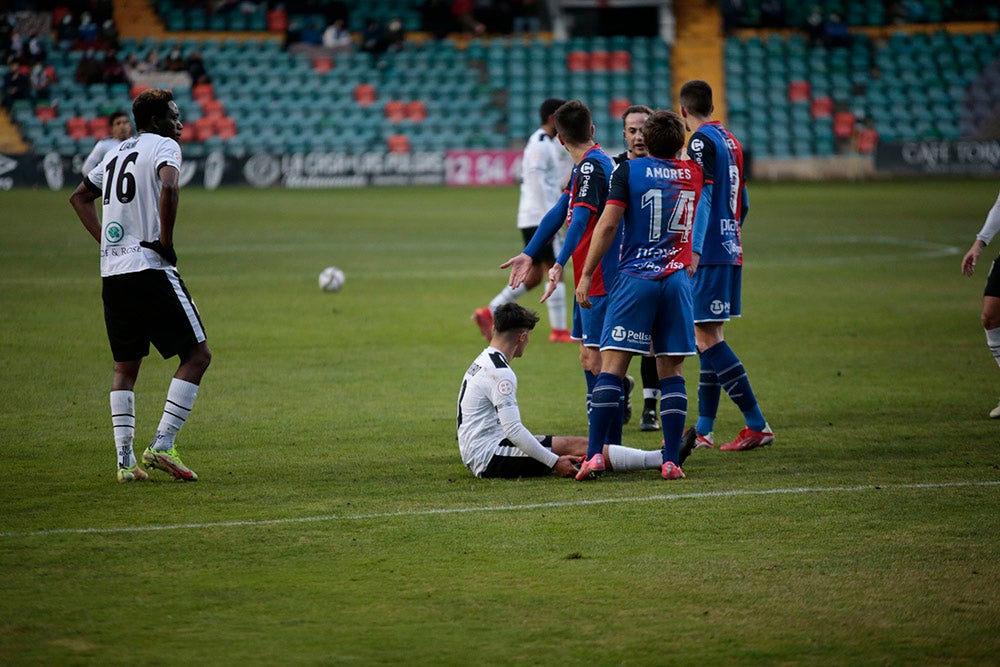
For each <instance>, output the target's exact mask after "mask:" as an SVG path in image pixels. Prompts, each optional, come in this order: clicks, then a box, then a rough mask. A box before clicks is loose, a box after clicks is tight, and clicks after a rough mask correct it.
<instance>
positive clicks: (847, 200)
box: [0, 179, 1000, 665]
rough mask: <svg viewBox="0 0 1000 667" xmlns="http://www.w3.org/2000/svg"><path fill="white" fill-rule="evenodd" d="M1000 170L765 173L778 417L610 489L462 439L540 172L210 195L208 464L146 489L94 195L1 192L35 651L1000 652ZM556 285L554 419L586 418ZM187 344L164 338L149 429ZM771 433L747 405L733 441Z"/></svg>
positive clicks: (200, 257) (371, 656)
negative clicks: (967, 270) (998, 262)
mask: <svg viewBox="0 0 1000 667" xmlns="http://www.w3.org/2000/svg"><path fill="white" fill-rule="evenodd" d="M996 189H997V184H996V182H995V181H994V182H991V181H976V180H971V181H970V180H951V179H949V180H914V181H903V182H871V183H831V184H797V183H794V184H766V183H759V184H752V185H751V202H752V207H751V212H750V217H749V220H748V222H747V226H746V228H745V231H744V243H745V248H746V254H747V266H746V269H745V275H744V313H745V316H744V318H743V319H741V320H738V321H734V322H732V323H731V324H730V325H728V326H727V331H726V332H727V339H728V340H729V341H730V343H731V344H732V346H733V348H734V349H735V350H736V351H737V353H738V354H739V355H740V356H741V358H742V359H743V361H744V363H745V365H746V367H747V370H748V372H749V374H750V378H751V381H752V383H753V385H754V388H755V390H756V393H757V395H758V398H759V399H760V401H761V404H762V407H763V409H764V412H765V415H766V416H767V418H768V420H769V422H770V423H771V425H772V426H773V427H774V429H775V432H776V433H777V441H776V443H775V445H774V446H773V447H770V448H768V449H766V450H762V451H761V450H758V451H751V452H746V453H726V452H719V451H707V452H705V451H699V452H696V453H695V454H694V455H693V456H692V458H691V459H690V460H689V461H688V464H687V465H686V471H687V473H688V479H687V480H684V481H679V482H664V481H662V480H660V479H659V476H658V474H657V473H655V472H652V471H649V472H644V473H630V474H621V475H613V474H612V475H606V476H605V477H604V478H603V479H601V480H600V481H598V482H595V483H586V484H581V483H576V482H573V481H569V480H561V479H555V478H551V479H541V480H530V481H520V482H517V481H484V480H477V479H475V478H473V477H472V476H471V475H469V474H468V472H467V471H466V470H465V469H464V468H463V466H462V465H461V462H460V461H459V458H458V451H457V446H456V443H455V432H454V417H455V399H456V395H457V391H458V385H459V382H460V379H461V376H462V373H463V372H464V370H465V368H466V367H467V365H468V363H469V362H470V361H471V360H472V359H473V358H474V357H475V355H476V354H477V353H478V352H479V350H481V349H482V346H483V341H482V339H481V338H480V336H479V333H478V331H477V329H476V327H475V325H474V324H473V323H472V322H471V321H470V319H469V315H470V313H471V312H472V311H473V310H474V309H475V308H477V307H480V306H482V305H485V303H486V302H487V301H488V300H489V298H491V297H492V296H493V295H494V294H495V293H496V292H497V291H498V290H499V289H500V287H501V286H502V285H503V284H504V282H505V281H506V273H505V272H502V271H500V270H499V269H498V268H497V266H498V265H499V264H500V263H501V262H502V261H503V260H505V259H506V258H507V257H509V256H511V255H512V254H514V253H515V252H517V251H518V250H519V235H518V234H517V232H516V230H515V228H514V218H515V210H516V202H517V192H516V189H513V188H495V189H444V188H441V189H438V188H426V189H378V190H376V189H372V190H345V191H322V192H314V191H281V190H267V191H256V190H249V189H247V190H243V189H233V190H221V191H216V192H206V191H202V190H194V189H192V190H185V191H183V192H182V193H181V204H180V216H179V224H178V227H177V232H176V245H177V249H178V254H179V256H180V263H179V268H180V270H181V273H182V275H183V276H184V279H185V281H186V283H187V285H188V287H189V288H190V290H191V292H192V294H193V295H194V297H195V300H196V301H197V303H198V305H199V308H200V310H201V313H202V316H203V319H204V321H205V324H206V328H207V330H208V333H209V342H210V343H211V346H212V349H213V352H214V355H215V356H214V361H213V364H212V367H211V368H210V369H209V371H208V374H207V375H206V377H205V381H204V383H203V385H202V390H201V394H200V395H199V398H198V402H197V405H196V407H195V410H194V412H193V414H192V417H191V419H190V420H189V421H188V424H187V425H186V427H185V428H184V430H183V431H182V432H181V435H180V437H179V440H178V445H179V447H180V448H181V452H182V453H183V455H184V460H185V462H187V463H188V464H189V465H190V466H191V467H192V468H194V469H195V470H197V471H198V474H199V476H200V481H199V482H198V483H197V484H178V483H171V482H168V481H166V479H165V478H164V477H163V476H161V475H160V474H159V473H156V474H155V475H154V477H155V479H154V481H152V482H151V483H147V484H141V485H140V484H133V485H120V484H117V483H116V481H115V478H114V465H115V452H114V447H113V443H112V440H111V423H110V415H109V410H108V390H109V387H110V379H111V357H110V352H109V351H108V348H107V342H106V338H105V333H104V325H103V320H102V315H101V305H100V279H99V277H98V259H97V247H96V245H95V244H94V243H93V241H92V240H90V238H89V236H88V235H87V234H86V232H85V231H84V230H83V227H82V226H81V225H80V224H79V223H78V222H77V220H76V218H75V216H74V215H73V212H72V209H71V208H70V206H69V204H68V197H69V191H62V192H48V191H31V190H18V191H11V192H3V193H0V210H2V212H3V213H2V215H0V218H2V223H0V313H2V316H0V346H2V348H0V375H2V384H0V459H2V470H3V472H2V484H0V501H2V507H3V511H2V517H0V571H2V572H3V593H2V594H0V662H3V663H4V664H37V665H63V664H74V665H80V664H94V665H112V664H129V665H134V664H223V665H237V664H239V665H251V664H253V665H257V664H260V665H286V664H289V665H292V664H303V665H316V664H357V665H371V664H433V665H468V664H543V665H573V664H579V665H584V664H586V665H594V664H601V665H665V664H677V665H696V664H706V665H760V664H806V665H830V664H841V665H857V664H879V665H883V664H895V665H916V664H949V665H952V664H953V665H978V664H996V661H997V660H998V657H997V656H1000V502H998V501H1000V469H998V467H1000V422H998V421H991V420H989V419H988V418H987V416H986V415H987V412H988V411H989V410H990V409H991V408H992V407H994V406H995V405H996V401H997V398H998V396H1000V370H998V368H997V366H996V364H995V363H994V362H993V360H992V358H991V357H990V355H989V352H988V350H987V348H986V344H985V337H984V335H983V331H982V328H981V326H980V324H979V320H978V317H979V311H980V304H981V294H982V287H983V283H984V281H985V276H986V273H987V272H988V269H989V261H990V260H992V259H993V257H994V256H995V255H994V254H993V249H989V248H988V249H987V252H986V253H985V254H984V256H983V260H982V261H981V262H980V267H979V271H978V273H977V275H976V277H974V278H973V279H971V280H969V279H967V278H965V277H963V276H961V275H960V272H959V263H960V260H961V256H962V254H963V253H964V252H965V250H966V249H967V248H968V246H969V244H970V243H971V241H972V240H973V237H974V234H975V232H976V231H977V230H978V229H979V227H980V225H981V224H982V222H983V219H984V218H985V215H986V212H987V210H988V209H989V207H990V205H991V204H992V203H993V201H994V200H995V198H996ZM328 265H336V266H339V267H341V268H342V269H343V270H344V271H345V273H346V275H347V282H346V285H345V286H344V289H343V290H342V291H341V292H340V293H338V294H325V293H323V292H321V291H320V290H319V288H318V286H317V282H316V278H317V275H318V273H319V272H320V270H322V269H323V268H324V267H326V266H328ZM537 298H538V293H537V292H535V293H533V294H532V295H529V296H526V297H524V298H523V300H522V302H523V303H525V304H535V305H537ZM540 312H541V313H542V322H541V323H540V325H539V328H538V333H536V334H535V337H534V339H533V341H532V343H531V345H530V346H529V347H528V351H527V354H526V356H525V357H524V358H523V359H520V360H518V361H517V362H515V370H516V371H517V372H518V376H519V379H520V390H519V394H520V399H521V403H522V411H523V417H524V420H525V423H526V424H527V425H528V427H529V428H531V429H532V430H533V431H535V432H545V433H558V434H585V432H586V428H587V425H586V419H585V415H584V409H583V393H584V391H583V390H584V385H583V378H582V374H581V371H580V369H579V365H578V361H577V351H576V349H575V348H574V346H570V345H554V344H550V343H548V342H547V341H546V340H545V339H546V337H547V332H548V316H547V313H546V311H545V307H544V306H540ZM175 367H176V362H175V361H174V360H171V361H163V360H162V359H160V358H159V356H157V355H155V353H154V355H153V356H151V357H150V358H149V359H148V360H147V361H146V362H145V364H144V367H143V370H142V373H141V375H140V378H139V384H138V386H137V418H138V430H137V437H136V440H137V448H138V449H139V450H140V453H141V449H142V448H144V447H145V445H146V444H147V442H148V439H149V438H151V436H152V434H153V431H154V429H155V427H156V424H157V421H158V419H159V414H160V411H161V410H162V407H163V400H164V396H165V393H166V388H167V384H168V382H169V378H170V376H171V375H172V373H173V371H174V369H175ZM697 371H698V363H697V360H696V359H692V360H691V361H690V362H689V363H688V364H687V369H686V376H687V379H688V392H689V397H690V413H691V414H694V412H695V410H696V405H697V402H696V398H695V394H696V392H695V390H696V386H697ZM633 373H634V374H635V375H636V376H638V368H637V366H635V367H634V368H633ZM692 419H693V418H689V423H690V421H691V420H692ZM740 426H741V420H740V415H739V414H738V412H737V411H736V409H735V407H734V406H733V404H732V403H731V402H729V401H728V400H727V399H725V398H723V402H722V407H721V410H720V417H719V420H718V422H717V429H716V435H717V439H718V440H719V441H722V440H725V439H729V438H731V437H732V436H733V435H735V433H736V432H737V431H738V429H739V428H740ZM625 436H626V440H625V442H626V444H630V445H633V446H637V447H641V448H644V449H652V448H657V447H658V446H659V442H660V436H659V435H658V434H655V433H641V432H639V431H638V428H637V423H636V422H633V423H632V424H631V425H629V426H627V427H626V430H625Z"/></svg>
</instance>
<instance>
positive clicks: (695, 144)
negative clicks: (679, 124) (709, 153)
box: [691, 139, 705, 153]
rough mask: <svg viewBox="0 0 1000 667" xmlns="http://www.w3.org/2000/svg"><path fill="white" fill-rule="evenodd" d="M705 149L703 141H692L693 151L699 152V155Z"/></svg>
mask: <svg viewBox="0 0 1000 667" xmlns="http://www.w3.org/2000/svg"><path fill="white" fill-rule="evenodd" d="M704 149H705V144H704V143H702V141H701V139H692V140H691V150H693V151H698V152H699V153H700V152H701V151H702V150H704Z"/></svg>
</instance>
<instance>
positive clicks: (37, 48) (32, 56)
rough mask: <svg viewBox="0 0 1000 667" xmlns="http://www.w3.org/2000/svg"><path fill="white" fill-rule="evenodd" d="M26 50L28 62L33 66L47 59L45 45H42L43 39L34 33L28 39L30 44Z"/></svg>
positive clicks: (26, 46)
mask: <svg viewBox="0 0 1000 667" xmlns="http://www.w3.org/2000/svg"><path fill="white" fill-rule="evenodd" d="M25 49H26V52H27V56H28V61H29V62H30V63H31V64H34V63H39V62H43V61H44V60H45V57H46V56H47V55H48V54H47V53H46V52H45V45H44V44H42V40H41V38H40V37H39V36H38V34H37V33H34V32H33V33H31V35H30V36H29V37H28V43H27V44H26V45H25Z"/></svg>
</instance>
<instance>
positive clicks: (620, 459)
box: [608, 445, 663, 472]
mask: <svg viewBox="0 0 1000 667" xmlns="http://www.w3.org/2000/svg"><path fill="white" fill-rule="evenodd" d="M608 463H610V464H611V469H612V470H614V471H615V472H629V471H631V470H659V468H660V466H661V465H662V464H663V455H662V454H661V453H660V452H659V451H658V450H653V451H651V452H646V451H643V450H641V449H633V448H632V447H622V446H621V445H608Z"/></svg>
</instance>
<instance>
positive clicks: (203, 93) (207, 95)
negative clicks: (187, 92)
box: [191, 83, 215, 103]
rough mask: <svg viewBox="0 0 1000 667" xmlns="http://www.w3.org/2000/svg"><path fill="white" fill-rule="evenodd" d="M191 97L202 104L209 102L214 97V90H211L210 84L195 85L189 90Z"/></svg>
mask: <svg viewBox="0 0 1000 667" xmlns="http://www.w3.org/2000/svg"><path fill="white" fill-rule="evenodd" d="M191 97H193V98H194V99H195V101H196V102H199V103H201V102H204V101H205V100H210V99H213V98H214V97H215V90H214V89H213V88H212V84H210V83H197V84H195V86H194V88H192V89H191Z"/></svg>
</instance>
